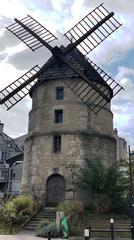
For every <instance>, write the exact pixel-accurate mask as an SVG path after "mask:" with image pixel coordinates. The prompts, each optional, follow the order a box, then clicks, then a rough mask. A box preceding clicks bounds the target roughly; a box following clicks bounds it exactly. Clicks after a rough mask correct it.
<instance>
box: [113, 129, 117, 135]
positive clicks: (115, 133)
mask: <svg viewBox="0 0 134 240" xmlns="http://www.w3.org/2000/svg"><path fill="white" fill-rule="evenodd" d="M113 132H114V135H116V136H118V130H117V128H114V130H113Z"/></svg>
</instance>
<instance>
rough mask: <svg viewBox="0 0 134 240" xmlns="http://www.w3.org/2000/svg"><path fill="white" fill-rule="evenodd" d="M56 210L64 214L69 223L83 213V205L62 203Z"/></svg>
mask: <svg viewBox="0 0 134 240" xmlns="http://www.w3.org/2000/svg"><path fill="white" fill-rule="evenodd" d="M58 209H59V210H60V211H63V212H64V215H65V216H68V217H69V220H70V221H73V219H74V218H75V219H77V218H78V217H79V215H80V214H82V213H83V212H84V207H83V204H82V203H81V202H80V201H68V200H66V201H64V202H62V203H60V204H59V207H58Z"/></svg>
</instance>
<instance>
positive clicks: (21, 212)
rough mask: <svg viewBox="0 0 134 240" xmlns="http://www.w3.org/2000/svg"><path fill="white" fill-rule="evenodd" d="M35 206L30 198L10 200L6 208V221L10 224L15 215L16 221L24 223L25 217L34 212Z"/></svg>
mask: <svg viewBox="0 0 134 240" xmlns="http://www.w3.org/2000/svg"><path fill="white" fill-rule="evenodd" d="M33 206H34V202H33V200H32V198H31V197H30V196H25V195H21V196H18V197H16V198H11V199H9V200H8V202H7V203H6V204H5V207H4V216H5V221H6V222H9V221H10V217H11V216H12V215H14V221H18V220H19V219H20V221H23V220H24V218H23V216H27V215H30V214H31V213H32V212H33ZM22 219H23V220H22Z"/></svg>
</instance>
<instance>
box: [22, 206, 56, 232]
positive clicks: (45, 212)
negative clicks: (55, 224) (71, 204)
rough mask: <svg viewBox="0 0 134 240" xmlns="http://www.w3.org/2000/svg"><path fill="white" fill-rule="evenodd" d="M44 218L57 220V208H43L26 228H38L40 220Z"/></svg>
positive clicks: (30, 229)
mask: <svg viewBox="0 0 134 240" xmlns="http://www.w3.org/2000/svg"><path fill="white" fill-rule="evenodd" d="M42 220H46V221H47V220H48V221H55V220H56V209H55V208H50V207H49V208H43V209H42V210H40V211H39V212H38V213H37V214H36V215H35V216H33V218H32V219H31V220H30V221H29V222H28V223H27V224H26V225H25V226H24V229H25V230H29V231H33V230H36V229H37V226H38V224H39V222H41V221H42Z"/></svg>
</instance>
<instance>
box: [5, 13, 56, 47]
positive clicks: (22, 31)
mask: <svg viewBox="0 0 134 240" xmlns="http://www.w3.org/2000/svg"><path fill="white" fill-rule="evenodd" d="M15 21H16V23H14V24H12V25H10V26H9V27H7V29H8V30H9V31H10V32H11V33H13V34H14V35H15V36H16V37H18V38H19V39H20V40H21V41H23V42H24V43H25V44H26V45H27V46H28V47H29V48H30V49H32V51H35V50H36V49H38V48H40V47H42V46H46V47H47V48H49V49H50V50H51V46H50V45H49V43H51V42H52V41H54V40H56V39H57V38H56V37H55V36H54V35H53V34H52V33H51V32H50V31H49V30H48V29H46V28H45V27H43V26H42V25H41V24H40V23H39V22H37V21H36V20H35V19H34V18H32V17H31V16H30V15H28V16H27V17H25V18H23V19H21V20H18V19H15Z"/></svg>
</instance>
